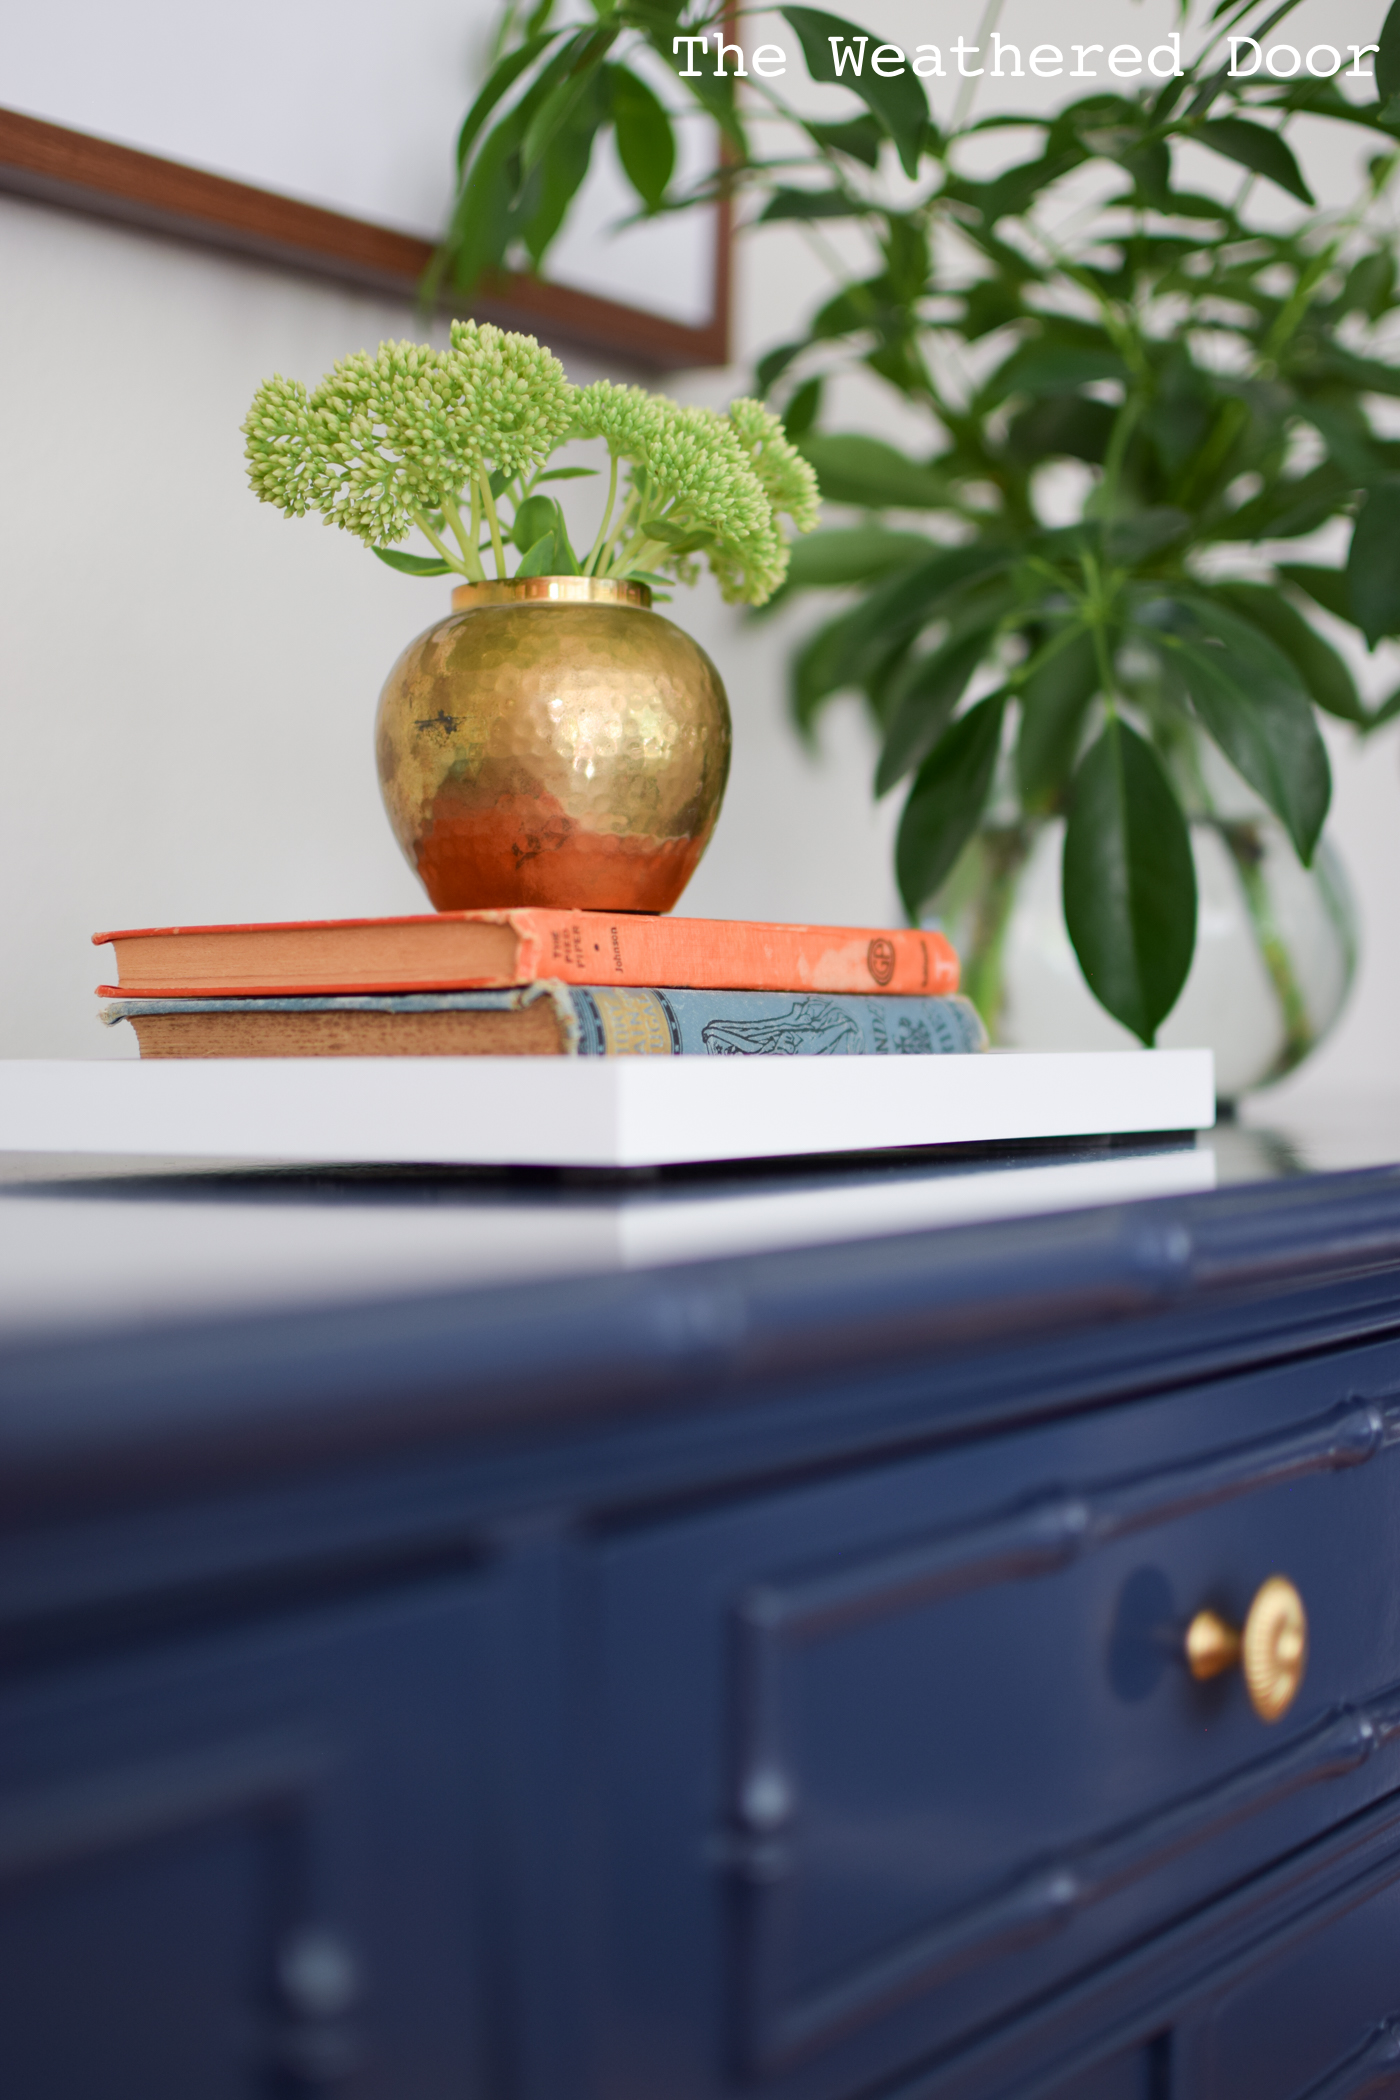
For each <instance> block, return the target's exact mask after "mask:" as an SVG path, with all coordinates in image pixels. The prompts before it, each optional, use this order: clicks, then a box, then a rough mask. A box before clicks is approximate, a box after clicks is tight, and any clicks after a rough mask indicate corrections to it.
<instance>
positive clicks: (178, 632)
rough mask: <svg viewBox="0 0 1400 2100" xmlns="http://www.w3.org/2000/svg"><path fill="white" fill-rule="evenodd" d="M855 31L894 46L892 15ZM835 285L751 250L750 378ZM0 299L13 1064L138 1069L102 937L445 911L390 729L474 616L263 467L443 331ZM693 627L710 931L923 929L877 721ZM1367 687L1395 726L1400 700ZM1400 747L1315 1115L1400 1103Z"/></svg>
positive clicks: (250, 299) (37, 284) (0, 682)
mask: <svg viewBox="0 0 1400 2100" xmlns="http://www.w3.org/2000/svg"><path fill="white" fill-rule="evenodd" d="M856 11H857V12H858V13H860V14H861V15H862V16H867V15H868V16H870V17H871V18H875V17H880V18H881V19H883V18H884V9H883V8H882V7H881V6H880V5H879V4H878V0H872V4H871V5H869V6H868V7H867V6H862V7H860V8H859V9H857V10H856ZM889 19H890V20H891V21H892V22H894V23H895V26H894V27H893V30H892V33H893V34H895V35H899V34H900V33H901V25H899V24H898V23H897V22H895V13H894V10H892V11H891V14H890V17H889ZM921 33H923V34H928V33H931V32H928V31H926V30H925V31H922V32H921ZM969 33H971V32H969ZM1007 33H1008V34H1010V33H1011V25H1010V24H1008V29H1007ZM1085 33H1086V34H1087V33H1088V31H1087V30H1086V32H1085ZM1354 33H1355V34H1356V35H1357V36H1360V35H1362V34H1363V33H1364V31H1363V29H1362V28H1358V29H1356V30H1355V31H1354ZM1141 34H1143V35H1144V36H1145V35H1146V34H1147V28H1146V25H1145V24H1144V28H1143V31H1142V32H1141ZM912 40H913V39H912V37H911V38H910V41H912ZM821 281H822V279H821V273H820V270H819V267H818V266H817V265H816V264H815V263H814V262H813V261H812V260H811V258H810V257H809V256H808V255H807V254H806V252H805V251H804V250H803V249H802V248H801V246H800V245H799V244H798V243H797V242H796V241H794V240H793V239H792V238H791V237H790V235H788V234H787V233H786V232H780V231H777V230H774V231H773V232H771V233H767V234H764V235H762V236H759V237H758V238H756V239H754V240H753V241H751V242H749V243H747V244H745V245H744V246H743V248H742V249H741V254H740V263H739V350H740V353H741V356H742V357H743V358H745V359H747V358H748V357H749V355H750V353H751V352H752V351H754V350H755V349H757V348H759V347H762V346H764V345H766V344H769V343H771V342H773V341H775V340H779V339H781V338H782V337H783V336H784V335H785V334H786V333H788V332H789V331H790V330H791V327H792V325H793V322H794V319H795V317H796V316H797V315H798V314H800V313H801V312H802V311H804V310H805V309H806V307H807V306H808V304H809V302H810V298H811V296H812V294H813V293H814V291H815V290H816V289H817V287H818V286H819V285H820V283H821ZM0 283H2V284H3V285H4V289H5V296H4V300H3V305H2V306H0V402H3V403H4V409H3V416H2V417H0V466H2V467H3V473H4V501H3V503H0V987H3V990H0V1055H7V1056H89V1055H117V1054H129V1052H130V1047H131V1046H130V1045H129V1044H128V1043H125V1042H123V1041H122V1040H121V1038H122V1037H123V1036H125V1034H126V1031H120V1032H119V1033H109V1032H107V1031H103V1030H101V1029H100V1028H99V1027H98V1026H97V1024H96V1022H95V1021H94V1019H93V1014H94V1010H95V1002H94V1000H93V998H92V987H93V985H94V984H95V983H96V981H97V977H98V973H99V967H100V964H101V962H102V959H103V958H102V956H101V954H100V952H99V951H98V950H95V949H93V948H91V947H90V946H89V945H88V936H89V934H90V933H91V932H92V931H93V930H94V929H95V928H98V927H102V926H121V925H141V924H168V923H172V922H177V921H183V922H185V923H197V922H199V921H201V920H225V919H251V918H261V917H288V918H297V917H311V916H320V915H325V916H340V915H348V914H351V913H360V912H364V913H375V912H393V911H404V910H407V911H412V910H415V909H418V908H421V907H422V905H423V901H424V900H423V899H422V896H421V893H420V892H419V889H418V886H417V883H416V881H415V880H414V878H413V876H412V875H411V873H410V871H409V870H408V868H407V867H406V866H405V864H404V863H403V862H402V860H401V859H400V857H399V855H398V851H397V848H396V847H395V845H394V843H393V840H392V838H391V837H390V834H389V831H388V827H387V824H386V822H385V820H384V817H383V814H382V811H381V809H380V806H379V799H378V792H377V788H376V784H375V779H374V768H373V758H372V752H371V745H370V724H371V720H372V716H373V711H374V704H375V700H376V697H377V694H378V690H379V687H380V684H381V682H382V680H383V678H384V676H385V674H386V672H387V670H388V668H389V666H390V664H391V663H392V662H393V660H394V658H395V656H396V655H397V653H398V651H399V649H400V648H401V647H402V645H403V643H404V642H405V641H406V640H407V639H408V638H409V637H410V636H411V635H413V634H414V633H415V632H417V631H418V630H419V629H420V628H421V627H423V626H425V625H427V624H428V623H429V622H430V621H431V620H432V619H434V618H436V617H437V616H438V614H439V612H440V611H441V610H442V609H443V606H444V604H445V599H446V587H445V585H443V584H440V583H436V582H432V583H415V582H412V581H410V580H408V579H404V578H400V577H396V576H394V575H392V574H391V573H390V572H389V571H388V570H386V569H384V568H383V567H382V566H381V565H380V564H378V563H376V562H374V561H373V560H372V559H371V558H370V557H369V556H367V555H366V554H365V553H364V552H363V551H362V550H361V549H360V548H359V547H358V546H357V545H356V544H355V543H354V542H353V541H350V540H349V539H347V538H346V537H344V536H343V535H341V534H339V533H335V532H330V531H327V530H325V529H323V528H321V527H319V526H318V525H317V524H315V523H314V522H312V521H309V520H308V521H301V522H299V523H288V522H287V521H286V520H284V519H282V518H280V517H279V516H277V515H276V514H275V513H274V512H272V511H271V510H269V509H267V508H265V507H262V506H259V505H258V504H256V503H255V502H254V501H253V500H252V498H251V497H250V496H249V494H248V493H247V491H246V488H245V486H244V480H243V468H242V458H241V453H242V440H241V437H240V435H239V424H240V422H241V420H242V418H243V415H244V413H245V410H246V407H247V403H248V400H249V397H250V396H251V394H252V391H253V388H254V387H255V386H256V384H257V382H258V381H259V380H260V379H261V378H262V377H264V376H265V375H266V374H268V373H269V372H272V371H274V370H281V371H284V372H287V373H291V374H295V375H297V376H299V377H302V378H304V379H307V380H312V379H314V378H315V377H317V376H318V375H319V374H320V372H321V371H323V370H324V369H325V368H326V366H328V365H329V364H330V363H331V362H332V361H333V360H334V359H335V358H336V357H338V356H341V355H343V354H344V353H345V352H347V351H348V350H351V349H354V348H357V347H359V346H361V345H366V344H368V345H372V344H373V343H375V342H376V341H378V340H379V339H380V337H381V336H384V335H398V334H407V333H410V332H415V325H416V324H415V320H414V316H413V315H412V313H411V312H409V311H408V310H407V309H406V308H397V307H395V306H393V305H391V304H388V303H386V302H382V301H378V300H375V299H372V298H369V297H365V296H360V295H357V294H354V293H351V292H342V291H338V290H336V289H335V288H333V287H330V286H326V285H323V284H319V283H314V282H311V281H303V280H299V279H296V278H294V277H292V276H290V275H287V274H285V273H282V272H278V271H274V270H271V269H263V268H261V267H259V266H256V265H252V264H247V263H242V262H238V261H234V260H230V259H227V258H224V257H220V256H217V255H213V254H206V253H203V252H201V251H199V250H196V249H192V248H186V247H182V246H179V245H177V244H175V243H170V242H166V241H163V240H160V239H157V238H154V237H147V236H144V235H140V234H135V233H127V232H124V231H120V230H117V229H113V228H111V227H106V226H102V225H98V224H95V223H90V222H87V221H85V220H83V219H81V218H78V217H75V216H72V215H69V214H66V213H63V212H59V211H54V210H50V209H48V208H46V207H43V206H39V205H31V204H26V203H21V202H18V201H14V200H9V199H0ZM577 372H578V376H580V377H587V376H591V375H590V373H589V371H588V370H586V369H585V368H583V367H582V366H580V367H578V368H577ZM741 384H742V371H741V370H736V371H735V372H734V373H732V374H729V375H725V374H714V373H705V374H696V375H692V376H691V377H690V378H689V380H686V381H682V382H678V383H676V386H675V390H676V391H679V392H688V393H691V394H693V395H694V396H695V397H696V398H703V399H712V400H716V401H718V400H722V399H724V398H727V396H728V395H729V394H730V393H732V392H734V391H736V390H737V388H738V387H739V386H740V385H741ZM839 413H840V418H841V420H843V421H847V422H849V423H851V424H857V423H858V424H860V425H862V426H864V427H867V428H878V427H881V426H882V425H883V426H885V427H891V426H890V425H889V424H888V418H889V410H888V408H887V407H886V406H885V405H884V404H883V403H882V402H881V401H880V399H879V398H878V397H877V395H876V394H875V392H874V390H873V389H866V390H862V389H861V388H860V387H858V386H852V387H851V388H849V389H848V390H847V391H846V393H845V396H844V398H843V400H842V402H841V404H840V410H839ZM675 610H676V611H677V613H678V614H679V616H680V617H681V619H682V620H683V621H684V622H685V623H686V624H687V625H688V626H690V627H691V628H692V630H693V631H694V632H695V633H696V634H697V636H698V637H699V638H700V639H701V640H702V642H703V643H704V645H705V646H706V648H708V649H709V651H710V652H711V654H712V655H713V656H714V657H715V659H716V661H717V662H718V664H719V666H720V668H721V671H722V673H723V675H724V677H725V681H726V683H727V685H728V688H729V693H730V699H731V703H732V705H733V710H734V717H735V729H736V751H735V768H734V775H733V780H732V784H731V787H730V791H729V796H728V800H727V802H726V806H725V811H724V814H723V817H722V819H721V823H720V827H719V831H718V833H717V836H716V839H715V842H714V844H713V846H712V847H711V850H710V854H709V856H708V858H707V860H706V862H705V863H704V865H703V866H702V868H701V870H700V873H699V874H698V876H697V877H696V879H695V882H694V883H693V884H692V886H691V888H690V890H689V891H688V892H687V894H686V898H685V900H684V904H683V907H682V908H683V909H684V910H686V911H688V912H694V913H715V914H732V915H743V916H751V917H775V918H777V917H786V918H812V919H832V920H846V921H850V922H856V923H859V922H862V921H865V922H871V921H875V922H881V921H889V920H892V919H894V918H895V917H896V916H897V904H896V899H895V895H894V888H893V883H892V880H891V877H890V872H889V843H890V838H891V835H892V831H893V824H894V820H895V817H896V815H897V808H896V806H895V803H894V802H889V803H886V804H885V805H883V806H882V807H881V808H880V809H878V810H877V809H874V808H872V805H871V802H870V797H869V779H870V774H871V770H872V767H873V756H874V754H873V749H872V745H871V740H870V738H869V736H868V734H867V732H866V730H865V728H864V725H863V723H862V721H861V719H860V717H859V715H858V714H857V712H856V710H855V709H854V707H853V706H850V705H847V704H840V705H838V706H837V707H835V708H833V709H832V710H831V711H830V713H829V715H828V717H827V720H826V723H825V726H824V728H823V733H822V742H821V752H820V755H819V757H817V758H812V757H810V756H808V754H806V753H805V752H804V751H803V750H802V749H801V748H800V747H799V746H798V744H797V742H796V740H795V738H794V736H793V734H792V732H791V730H790V729H789V727H788V725H787V722H786V719H785V713H784V701H783V692H782V664H783V658H784V655H785V653H786V648H787V644H788V641H789V639H790V637H791V635H792V633H793V632H795V631H796V626H795V625H794V620H793V619H792V618H787V619H779V620H775V621H772V622H769V623H753V622H751V621H749V620H747V619H746V618H745V617H744V616H743V615H741V614H738V613H736V612H733V611H731V610H729V609H727V608H725V607H723V606H722V605H720V604H719V602H718V600H717V598H716V596H715V595H714V593H713V592H712V591H711V590H710V589H709V588H708V586H705V587H702V588H701V589H700V590H699V591H698V592H696V593H695V594H694V596H693V597H692V598H690V599H689V600H687V601H683V602H682V603H680V604H679V605H678V606H677V607H676V608H675ZM803 617H804V616H803V615H802V614H798V615H797V616H795V618H796V625H800V624H801V621H802V618H803ZM1363 675H1364V676H1365V677H1366V679H1367V681H1368V683H1369V688H1370V690H1371V691H1372V692H1373V693H1375V692H1376V691H1378V690H1381V689H1388V685H1390V684H1394V683H1395V682H1396V678H1397V677H1400V669H1397V668H1396V667H1395V665H1394V664H1393V663H1392V664H1391V666H1390V667H1389V669H1388V670H1387V668H1386V667H1385V666H1382V665H1377V664H1367V665H1365V666H1364V667H1363ZM1398 736H1400V732H1391V733H1390V734H1388V735H1387V736H1385V737H1382V738H1380V739H1377V741H1376V742H1375V743H1374V744H1373V745H1371V746H1368V747H1366V748H1365V749H1364V751H1360V752H1358V750H1357V749H1356V747H1355V746H1354V744H1353V742H1352V740H1351V739H1350V737H1349V735H1348V734H1347V733H1346V732H1344V731H1339V732H1338V733H1337V735H1335V736H1334V737H1333V738H1332V740H1331V741H1332V746H1333V757H1334V766H1335V770H1336V779H1337V793H1336V802H1335V811H1336V814H1335V817H1334V820H1333V831H1334V835H1335V836H1336V838H1337V839H1338V842H1339V844H1340V846H1341V850H1342V852H1343V854H1344V855H1345V858H1346V860H1347V862H1348V865H1349V867H1350V869H1351V873H1352V877H1353V881H1354V884H1355V887H1356V889H1357V892H1358V897H1359V902H1360V906H1361V911H1362V916H1363V921H1364V932H1365V949H1364V962H1363V967H1362V974H1361V980H1360V984H1359V987H1358V991H1357V993H1356V995H1355V997H1354V999H1353V1002H1352V1005H1351V1008H1350V1010H1349V1012H1348V1014H1347V1016H1346V1017H1345V1019H1344V1021H1343V1023H1342V1024H1341V1026H1340V1028H1339V1029H1338V1031H1337V1033H1336V1035H1335V1036H1334V1038H1333V1040H1332V1042H1331V1043H1330V1044H1329V1045H1328V1046H1327V1047H1326V1048H1325V1049H1324V1050H1323V1051H1322V1052H1321V1053H1320V1054H1319V1056H1318V1057H1317V1059H1316V1060H1315V1061H1314V1063H1313V1065H1312V1066H1311V1067H1310V1068H1309V1070H1308V1073H1307V1074H1305V1075H1304V1079H1303V1081H1302V1082H1301V1083H1302V1084H1303V1085H1304V1086H1307V1087H1312V1088H1324V1089H1331V1090H1333V1091H1334V1092H1335V1091H1339V1090H1340V1091H1344V1092H1357V1091H1365V1090H1367V1089H1369V1088H1372V1087H1375V1086H1378V1085H1381V1084H1383V1083H1385V1082H1387V1081H1389V1080H1390V1079H1391V1076H1392V1073H1393V1069H1394V1064H1395V1053H1394V1048H1393V1045H1394V1044H1395V1042H1396V1041H1397V1040H1400V958H1397V955H1396V952H1395V950H1396V942H1395V933H1394V909H1393V899H1394V898H1395V897H1396V895H1397V891H1398V890H1400V777H1397V770H1398V769H1397V748H1400V747H1398V744H1397V737H1398ZM896 799H897V798H896ZM1295 1084H1297V1083H1295Z"/></svg>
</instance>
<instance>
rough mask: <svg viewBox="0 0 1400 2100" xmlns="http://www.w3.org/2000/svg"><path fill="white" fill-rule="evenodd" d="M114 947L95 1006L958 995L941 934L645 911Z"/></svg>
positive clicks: (197, 935) (197, 929)
mask: <svg viewBox="0 0 1400 2100" xmlns="http://www.w3.org/2000/svg"><path fill="white" fill-rule="evenodd" d="M93 941H94V943H95V944H96V945H98V946H101V945H102V944H103V943H104V942H106V941H110V942H111V943H112V945H113V947H114V948H115V949H116V955H117V979H118V982H117V983H116V984H115V985H112V984H103V985H99V986H98V990H99V992H101V993H102V994H103V996H104V997H121V996H123V995H125V996H127V997H130V996H131V995H132V994H133V993H134V994H138V995H141V996H152V997H156V996H158V997H160V998H162V999H178V998H190V999H209V998H220V997H223V998H228V997H236V996H239V995H244V996H247V997H249V998H254V997H259V998H271V997H276V996H278V995H283V994H287V995H297V994H305V995H310V994H312V993H316V992H336V993H353V992H424V991H437V992H441V991H491V990H497V989H505V988H507V987H509V986H511V985H521V984H534V983H537V982H538V981H539V980H540V979H542V978H555V979H557V980H559V981H560V982H561V983H563V984H589V985H598V984H618V985H643V986H649V985H663V986H665V985H676V986H683V987H684V986H690V987H693V988H694V989H696V990H699V991H749V992H798V991H804V992H805V991H812V992H874V991H879V992H887V993H891V992H893V993H900V992H908V993H922V994H924V995H928V994H935V995H936V994H938V993H943V992H955V991H956V990H957V988H958V958H957V956H956V955H955V954H954V952H953V950H952V948H951V947H950V946H949V944H948V942H947V941H946V940H945V939H944V938H943V936H942V934H941V933H930V932H923V931H919V930H910V929H907V928H896V929H894V930H885V929H883V928H880V927H864V926H862V927H857V926H769V925H765V924H763V923H762V922H761V921H754V920H746V919H732V920H731V919H673V918H663V917H660V916H653V915H651V914H649V913H640V912H638V913H626V912H619V913H612V912H596V911H544V910H539V909H536V908H534V907H524V908H521V909H519V910H511V911H444V912H432V913H424V914H422V915H420V916H416V917H413V918H401V919H307V920H301V921H297V922H293V923H291V924H288V925H269V926H154V927H139V928H134V929H132V930H130V931H122V932H116V933H95V934H94V935H93Z"/></svg>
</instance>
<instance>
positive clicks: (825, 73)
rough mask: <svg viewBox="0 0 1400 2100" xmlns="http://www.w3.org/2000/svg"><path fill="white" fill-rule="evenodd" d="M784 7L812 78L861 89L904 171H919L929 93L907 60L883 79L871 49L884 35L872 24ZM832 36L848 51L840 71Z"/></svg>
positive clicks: (812, 9)
mask: <svg viewBox="0 0 1400 2100" xmlns="http://www.w3.org/2000/svg"><path fill="white" fill-rule="evenodd" d="M780 12H781V14H782V16H783V19H784V20H785V21H786V22H787V23H788V24H789V25H790V26H791V27H792V28H793V29H795V30H796V31H797V34H798V38H799V40H800V41H801V44H802V55H803V57H804V58H805V59H806V61H807V71H808V72H809V73H810V74H811V76H812V78H813V80H816V81H820V82H822V83H824V84H825V85H828V86H834V87H846V88H849V89H850V91H851V93H852V94H853V95H859V97H860V99H861V101H862V102H863V103H864V104H865V106H866V108H867V109H868V110H869V111H870V114H871V115H872V116H873V117H874V118H875V119H876V121H877V123H879V124H881V125H882V126H883V127H884V129H885V131H886V132H888V134H889V136H890V138H891V139H893V141H894V144H895V150H896V151H897V152H898V154H899V158H900V163H901V165H902V167H903V169H904V172H905V174H906V175H917V174H918V172H919V155H920V153H921V152H922V150H923V143H924V133H925V130H926V129H927V126H928V121H929V115H928V97H927V96H926V95H925V93H924V90H923V86H922V84H921V83H920V82H919V81H918V80H917V79H916V78H915V76H914V74H913V72H912V71H911V70H910V69H909V68H908V66H906V67H905V69H904V71H903V72H902V73H896V74H894V75H893V76H892V77H891V78H889V79H882V78H881V76H880V75H879V74H878V73H875V72H873V71H872V70H871V66H870V57H871V53H872V52H873V51H874V50H875V49H876V48H877V47H878V46H879V44H880V41H881V39H880V38H879V37H878V36H871V35H870V33H869V31H868V30H862V29H858V28H857V27H856V25H855V24H854V23H852V22H845V21H843V20H842V19H841V17H840V16H839V15H828V14H823V13H822V12H821V11H820V10H819V9H817V8H815V7H784V8H782V9H781V10H780ZM833 37H834V38H835V39H836V40H837V42H838V44H840V45H841V46H842V47H843V56H844V57H845V70H844V71H843V72H839V73H838V71H837V62H836V59H835V56H834V55H833V52H832V48H831V42H830V39H831V38H833ZM847 50H848V51H849V56H847V55H846V51H847ZM857 56H859V57H860V58H861V60H862V63H861V69H860V72H859V73H855V72H853V71H852V62H853V60H854V59H855V58H856V57H857Z"/></svg>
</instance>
